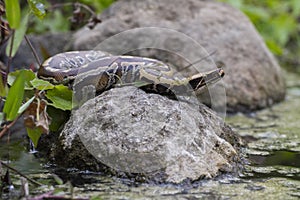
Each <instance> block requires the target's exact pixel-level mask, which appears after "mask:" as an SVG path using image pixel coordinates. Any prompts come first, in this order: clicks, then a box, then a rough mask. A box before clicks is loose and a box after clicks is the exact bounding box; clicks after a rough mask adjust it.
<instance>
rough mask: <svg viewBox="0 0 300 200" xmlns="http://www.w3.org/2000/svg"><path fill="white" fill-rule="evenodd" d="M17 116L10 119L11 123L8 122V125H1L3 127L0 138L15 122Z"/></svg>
mask: <svg viewBox="0 0 300 200" xmlns="http://www.w3.org/2000/svg"><path fill="white" fill-rule="evenodd" d="M19 117H20V116H19ZM19 117H17V118H16V119H15V120H14V121H12V122H11V123H9V124H8V125H5V126H4V127H3V129H2V130H1V132H0V138H1V137H2V136H3V135H4V134H5V133H6V131H8V129H10V128H11V127H12V126H13V125H14V124H15V123H16V122H17V120H18V119H19Z"/></svg>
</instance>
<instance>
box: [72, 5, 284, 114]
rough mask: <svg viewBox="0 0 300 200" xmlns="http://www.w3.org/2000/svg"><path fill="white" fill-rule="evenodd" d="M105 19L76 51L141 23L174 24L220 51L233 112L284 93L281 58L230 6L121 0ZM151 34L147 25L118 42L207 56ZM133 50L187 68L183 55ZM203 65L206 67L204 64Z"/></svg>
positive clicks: (79, 39) (83, 34) (84, 32)
mask: <svg viewBox="0 0 300 200" xmlns="http://www.w3.org/2000/svg"><path fill="white" fill-rule="evenodd" d="M101 19H102V20H103V22H102V23H101V24H99V25H97V26H96V28H95V29H93V30H89V29H87V28H84V29H81V30H80V31H78V32H77V33H76V34H75V38H74V48H75V49H80V50H83V49H93V48H95V47H97V45H98V44H99V43H101V42H102V41H104V40H105V39H107V38H109V37H111V36H113V35H115V34H117V33H120V32H122V31H125V30H130V29H133V28H137V27H162V28H170V29H174V30H177V31H179V32H182V33H185V34H186V35H188V36H190V37H191V38H193V39H194V40H195V41H197V42H199V43H200V44H201V45H202V46H203V47H205V49H206V50H207V51H208V52H213V51H215V50H217V52H216V53H215V54H214V55H213V56H212V58H213V60H214V61H216V62H222V63H224V64H225V67H224V69H225V73H226V76H225V78H224V82H225V88H226V93H227V108H228V111H233V112H236V111H251V110H255V109H260V108H264V107H267V106H269V105H272V104H274V103H275V102H279V101H281V100H283V99H284V97H285V84H284V79H283V76H282V72H281V70H280V67H279V65H278V63H277V61H276V60H275V58H274V56H273V55H272V54H271V53H270V51H269V50H268V49H267V47H266V45H265V43H264V41H263V39H262V38H261V37H260V35H259V34H258V33H257V31H256V30H255V28H254V26H253V25H252V23H251V22H250V21H249V20H248V18H247V17H246V16H245V15H244V14H242V13H241V12H240V11H238V10H236V9H234V8H232V7H231V6H228V5H226V4H223V3H219V2H214V1H203V0H202V1H201V0H185V1H182V0H163V1H160V0H156V1H155V0H144V1H140V0H122V1H117V2H116V3H114V4H113V5H112V6H111V7H110V8H109V9H108V10H106V11H105V12H103V14H102V15H101ZM148 33H149V30H148V29H146V30H145V33H143V34H140V35H139V36H138V37H137V35H134V34H133V35H132V37H131V40H129V41H127V42H126V41H117V42H116V44H115V46H120V48H123V50H126V49H127V47H128V46H131V47H134V48H136V49H138V48H143V47H145V43H153V42H157V41H158V42H157V43H159V44H161V43H165V44H164V45H165V46H164V47H168V49H171V50H173V52H175V53H182V51H184V53H183V54H184V58H185V59H187V60H189V61H195V60H198V59H199V55H200V56H201V55H202V57H203V56H204V54H201V53H200V54H197V51H201V50H199V48H192V46H193V45H190V44H186V43H185V42H186V40H185V39H182V40H181V39H180V38H177V37H175V38H173V37H172V35H169V36H165V37H164V34H160V35H159V34H158V36H156V35H154V38H157V40H156V41H153V40H151V39H149V37H148V36H147V34H148ZM145 34H146V36H145ZM128 35H129V36H128V37H130V34H128ZM167 35H168V34H167ZM152 39H153V38H152ZM139 44H142V45H139ZM143 45H144V46H143ZM146 46H147V44H146ZM184 48H185V50H183V49H184ZM130 49H131V48H129V49H128V50H130ZM131 50H132V49H131ZM123 53H124V52H123ZM125 53H128V52H125ZM129 53H133V54H138V55H142V56H148V57H154V58H158V59H160V60H162V61H165V62H171V63H172V64H173V65H175V66H178V67H179V68H180V67H181V68H182V67H183V66H186V61H185V60H184V59H182V58H180V57H178V55H174V54H172V55H170V54H169V53H166V52H164V51H161V50H149V49H147V50H142V51H141V50H139V51H134V52H129ZM202 64H203V65H206V63H205V62H204V63H203V62H202ZM201 69H202V68H200V70H201ZM193 73H195V71H193V70H189V71H187V72H186V74H187V75H191V74H193Z"/></svg>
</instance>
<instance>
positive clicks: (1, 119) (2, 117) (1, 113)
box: [0, 112, 4, 124]
mask: <svg viewBox="0 0 300 200" xmlns="http://www.w3.org/2000/svg"><path fill="white" fill-rule="evenodd" d="M3 122H4V113H3V112H0V124H2V123H3Z"/></svg>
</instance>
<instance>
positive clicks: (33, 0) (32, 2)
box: [28, 0, 46, 19]
mask: <svg viewBox="0 0 300 200" xmlns="http://www.w3.org/2000/svg"><path fill="white" fill-rule="evenodd" d="M28 4H29V7H30V10H31V11H32V13H33V14H34V15H35V16H36V17H38V18H39V19H44V17H45V16H46V10H45V5H44V4H43V3H41V2H40V1H37V0H28Z"/></svg>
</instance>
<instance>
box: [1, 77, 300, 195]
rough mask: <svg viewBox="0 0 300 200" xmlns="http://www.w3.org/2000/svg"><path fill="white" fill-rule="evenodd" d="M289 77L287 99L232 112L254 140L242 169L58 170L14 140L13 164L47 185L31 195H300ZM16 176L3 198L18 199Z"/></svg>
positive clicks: (296, 85)
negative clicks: (150, 173)
mask: <svg viewBox="0 0 300 200" xmlns="http://www.w3.org/2000/svg"><path fill="white" fill-rule="evenodd" d="M287 77H288V81H287V87H288V95H287V97H286V100H285V101H284V102H282V103H280V104H277V105H275V106H273V107H272V108H268V109H265V110H262V111H259V112H256V113H251V114H249V115H244V114H236V115H234V116H228V117H227V118H226V122H227V123H228V124H230V125H231V126H232V127H233V128H234V129H235V130H236V131H237V132H238V133H239V134H240V135H241V136H242V137H243V138H244V139H245V140H246V141H247V142H248V148H246V149H245V153H246V155H247V157H248V159H249V160H250V161H251V163H249V164H248V165H246V167H245V171H243V172H242V173H239V174H238V175H224V176H222V177H219V178H217V179H215V180H203V181H199V182H196V183H192V184H182V185H171V184H164V185H155V184H136V183H134V182H133V181H131V180H128V179H127V180H124V179H121V178H115V177H107V176H103V175H101V174H95V173H90V172H80V171H76V170H74V169H68V170H67V171H66V170H59V169H55V168H54V169H55V170H54V169H53V167H51V166H45V165H43V164H41V161H40V160H39V159H38V158H37V157H36V156H35V155H34V154H31V153H27V152H28V150H27V149H26V148H23V147H22V146H23V145H21V144H19V143H11V144H10V147H9V148H10V149H11V150H10V151H9V152H10V156H9V157H10V160H11V161H12V162H11V163H10V164H11V166H13V167H15V168H16V169H18V170H20V171H21V172H22V173H24V174H26V175H28V176H29V177H31V178H32V179H34V180H36V181H39V182H41V183H44V184H46V185H47V186H38V187H37V186H34V185H31V184H30V194H31V195H38V194H42V193H46V192H49V191H53V194H55V195H58V196H66V195H69V197H71V193H73V197H75V198H82V199H88V198H90V197H93V198H94V199H170V200H171V199H172V200H173V199H268V200H269V199H299V198H300V123H299V122H300V78H299V77H297V76H295V75H291V74H289V75H288V76H287ZM7 149H8V147H7V145H3V144H1V147H0V152H1V153H0V156H1V158H2V160H7V152H8V151H7ZM3 168H4V167H3ZM2 171H5V170H4V169H3V170H2ZM54 172H55V173H56V174H57V175H59V176H60V177H62V178H63V181H64V184H62V185H58V182H59V181H58V182H57V181H55V180H56V176H54V175H53V173H54ZM11 176H12V182H13V184H14V187H15V189H13V190H12V192H11V193H10V195H11V196H10V197H9V196H8V195H7V194H2V198H3V199H5V198H6V199H8V198H15V199H17V196H18V193H19V192H18V191H19V187H20V178H19V175H16V174H14V173H11ZM67 180H70V181H71V182H72V184H71V183H70V181H67ZM71 185H73V187H72V186H71ZM71 191H72V192H71Z"/></svg>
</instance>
